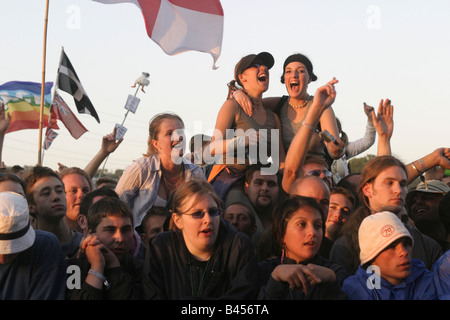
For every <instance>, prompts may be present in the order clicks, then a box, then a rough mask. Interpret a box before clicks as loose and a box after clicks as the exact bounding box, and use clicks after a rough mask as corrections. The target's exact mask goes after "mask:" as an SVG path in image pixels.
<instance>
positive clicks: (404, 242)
mask: <svg viewBox="0 0 450 320" xmlns="http://www.w3.org/2000/svg"><path fill="white" fill-rule="evenodd" d="M411 254H412V242H411V239H409V238H408V237H404V238H400V239H398V240H397V241H394V242H393V243H391V245H389V246H388V247H387V248H386V249H385V250H383V251H382V252H381V253H380V254H378V256H377V257H376V258H375V260H374V261H373V263H372V264H374V265H377V266H378V267H379V268H380V273H381V277H382V278H384V279H385V280H387V281H388V282H390V283H391V284H393V285H394V286H396V285H398V284H399V283H400V282H401V281H402V280H403V279H405V278H407V277H408V276H409V275H410V274H411Z"/></svg>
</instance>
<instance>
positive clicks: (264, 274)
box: [259, 195, 347, 300]
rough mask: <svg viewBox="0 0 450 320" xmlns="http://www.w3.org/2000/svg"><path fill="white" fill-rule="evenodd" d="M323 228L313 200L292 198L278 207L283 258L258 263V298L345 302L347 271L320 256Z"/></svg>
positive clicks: (276, 233) (276, 214) (277, 234)
mask: <svg viewBox="0 0 450 320" xmlns="http://www.w3.org/2000/svg"><path fill="white" fill-rule="evenodd" d="M324 225H325V224H324V219H323V210H322V208H321V206H320V205H319V204H318V203H317V202H316V201H315V200H314V199H312V198H308V197H303V196H297V195H296V196H291V197H290V198H288V199H286V200H285V201H283V202H282V203H281V204H280V205H279V206H278V207H277V208H276V210H275V212H274V217H273V240H274V241H275V242H276V243H277V244H278V245H279V246H280V250H281V256H280V257H277V258H274V259H267V260H265V261H262V262H260V263H259V278H260V283H261V285H262V286H261V290H260V293H259V299H270V300H275V299H293V300H323V299H346V295H345V294H344V293H343V292H342V291H341V284H342V282H343V281H344V279H345V278H346V277H347V274H346V272H345V271H344V269H343V268H342V267H340V266H338V265H335V264H332V263H331V262H330V261H328V260H327V259H325V258H323V257H321V256H320V255H319V254H318V253H319V248H320V245H321V243H322V239H323V236H324Z"/></svg>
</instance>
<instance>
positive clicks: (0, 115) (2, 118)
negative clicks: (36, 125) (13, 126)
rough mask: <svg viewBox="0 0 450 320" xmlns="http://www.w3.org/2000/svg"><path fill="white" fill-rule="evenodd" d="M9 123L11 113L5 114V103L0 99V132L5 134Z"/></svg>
mask: <svg viewBox="0 0 450 320" xmlns="http://www.w3.org/2000/svg"><path fill="white" fill-rule="evenodd" d="M10 123H11V114H9V113H8V114H6V110H5V104H4V103H3V102H2V101H0V134H5V133H6V130H8V127H9V124H10Z"/></svg>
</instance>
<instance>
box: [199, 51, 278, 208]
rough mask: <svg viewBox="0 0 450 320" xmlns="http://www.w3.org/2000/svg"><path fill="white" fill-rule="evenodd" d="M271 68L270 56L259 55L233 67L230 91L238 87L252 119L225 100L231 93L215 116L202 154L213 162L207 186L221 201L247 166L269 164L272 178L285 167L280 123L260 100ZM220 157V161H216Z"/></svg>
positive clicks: (271, 57) (250, 56) (229, 100)
mask: <svg viewBox="0 0 450 320" xmlns="http://www.w3.org/2000/svg"><path fill="white" fill-rule="evenodd" d="M273 64H274V59H273V56H272V55H271V54H270V53H268V52H260V53H259V54H249V55H247V56H245V57H243V58H242V59H241V60H240V61H239V62H238V63H237V64H236V66H235V71H234V80H232V81H231V82H230V84H229V87H230V88H231V87H233V86H234V85H235V83H237V84H238V85H239V86H240V87H241V88H243V89H244V90H245V92H246V93H247V95H248V97H249V99H250V104H251V106H252V108H253V115H252V117H249V116H248V115H247V114H246V113H245V112H244V111H243V109H242V108H241V107H240V105H239V103H238V102H237V101H236V100H235V99H228V97H229V95H230V92H229V93H228V97H227V100H226V101H225V103H224V104H223V105H222V107H221V109H220V111H219V113H218V115H217V121H216V125H215V129H214V134H213V137H212V139H211V143H210V145H209V146H208V147H207V149H206V150H205V151H208V152H209V153H207V154H208V155H209V154H210V155H211V156H213V157H215V158H216V162H215V163H216V165H214V167H213V168H212V170H211V172H210V174H209V176H208V182H210V183H211V184H212V185H213V187H214V189H215V190H216V192H217V194H218V195H219V197H220V198H221V199H222V200H225V197H226V194H227V193H228V191H229V189H230V188H231V187H232V186H236V185H238V186H240V185H243V183H244V175H245V173H244V172H245V169H246V168H247V167H248V166H249V165H251V164H256V163H263V164H268V163H272V166H273V168H271V170H273V172H271V174H276V172H277V171H278V170H279V169H282V168H283V166H284V158H285V152H284V148H283V143H282V140H281V135H280V132H281V123H280V119H279V118H278V116H277V115H276V114H275V113H273V112H272V111H271V110H270V109H268V108H267V107H266V104H265V103H263V99H262V96H263V93H264V92H266V91H267V89H268V88H269V69H270V68H272V66H273ZM230 129H232V130H230ZM233 130H234V131H233ZM230 132H232V133H233V134H232V135H230ZM263 148H264V149H263ZM241 151H245V152H241ZM219 157H223V158H221V159H220V160H218V158H219ZM270 158H272V159H271V162H270V161H269V159H270ZM217 163H219V164H218V165H217ZM224 168H226V170H224Z"/></svg>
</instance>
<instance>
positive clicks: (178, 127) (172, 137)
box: [152, 118, 185, 161]
mask: <svg viewBox="0 0 450 320" xmlns="http://www.w3.org/2000/svg"><path fill="white" fill-rule="evenodd" d="M183 131H184V126H183V123H181V122H180V121H179V120H178V119H172V118H167V119H164V120H162V121H161V123H160V125H159V133H158V136H157V138H156V139H154V140H153V141H152V143H153V146H154V147H155V148H156V150H158V153H159V155H160V156H161V158H165V159H170V158H172V159H173V161H175V159H177V158H178V157H182V156H183V152H184V145H185V141H184V137H183Z"/></svg>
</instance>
